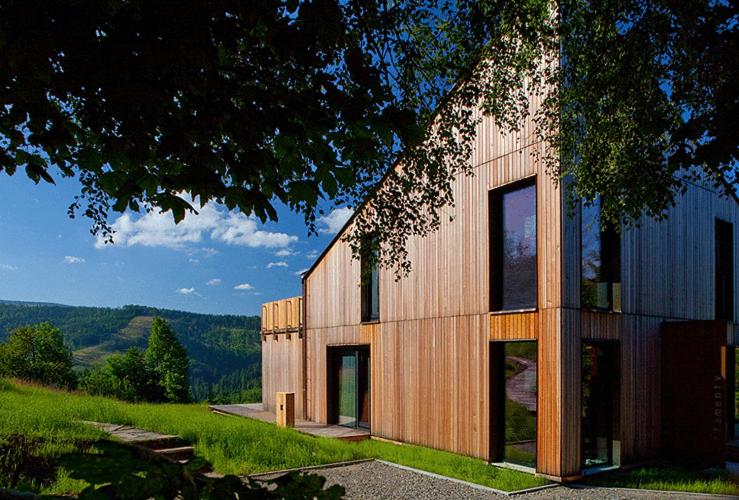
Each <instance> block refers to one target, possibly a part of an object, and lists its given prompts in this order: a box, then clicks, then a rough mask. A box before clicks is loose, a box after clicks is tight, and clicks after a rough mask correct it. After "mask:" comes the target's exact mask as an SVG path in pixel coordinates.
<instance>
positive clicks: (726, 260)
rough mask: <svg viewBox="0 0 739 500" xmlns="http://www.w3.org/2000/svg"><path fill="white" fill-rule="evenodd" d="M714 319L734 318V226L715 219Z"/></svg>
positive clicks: (729, 319) (731, 319)
mask: <svg viewBox="0 0 739 500" xmlns="http://www.w3.org/2000/svg"><path fill="white" fill-rule="evenodd" d="M715 269H716V319H724V320H727V321H733V319H734V228H733V225H732V224H731V223H729V222H725V221H722V220H718V219H717V220H716V266H715Z"/></svg>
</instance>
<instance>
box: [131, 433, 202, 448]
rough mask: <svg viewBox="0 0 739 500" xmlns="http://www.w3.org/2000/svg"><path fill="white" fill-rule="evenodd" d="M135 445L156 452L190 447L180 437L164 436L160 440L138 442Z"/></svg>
mask: <svg viewBox="0 0 739 500" xmlns="http://www.w3.org/2000/svg"><path fill="white" fill-rule="evenodd" d="M134 443H135V444H137V445H138V446H143V447H144V448H149V449H150V450H154V451H158V450H164V449H167V448H179V447H182V446H189V445H188V443H187V441H185V440H184V439H182V438H180V437H179V436H163V437H160V438H152V439H143V440H136V441H134Z"/></svg>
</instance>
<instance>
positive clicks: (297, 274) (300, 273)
mask: <svg viewBox="0 0 739 500" xmlns="http://www.w3.org/2000/svg"><path fill="white" fill-rule="evenodd" d="M307 271H308V268H307V267H306V268H305V269H301V270H300V271H295V273H294V274H295V276H297V277H301V276H302V275H303V273H305V272H307Z"/></svg>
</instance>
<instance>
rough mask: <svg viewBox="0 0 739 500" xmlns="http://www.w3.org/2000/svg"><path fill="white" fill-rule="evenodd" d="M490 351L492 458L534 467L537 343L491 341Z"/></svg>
mask: <svg viewBox="0 0 739 500" xmlns="http://www.w3.org/2000/svg"><path fill="white" fill-rule="evenodd" d="M490 352H491V357H490V359H491V366H490V374H491V381H490V382H491V384H490V386H491V391H492V397H491V405H492V406H491V424H492V428H491V445H492V450H491V457H492V460H493V461H503V462H507V463H511V464H517V465H523V466H525V467H532V468H535V467H536V437H537V425H536V419H537V396H538V383H537V382H538V380H537V379H538V356H537V347H536V342H535V341H516V342H492V343H491V351H490Z"/></svg>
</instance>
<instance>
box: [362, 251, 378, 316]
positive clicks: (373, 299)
mask: <svg viewBox="0 0 739 500" xmlns="http://www.w3.org/2000/svg"><path fill="white" fill-rule="evenodd" d="M378 247H379V242H378V240H377V238H368V239H367V240H366V241H365V243H364V244H363V245H362V261H361V268H362V321H376V320H378V319H380V279H379V278H380V273H379V267H378V251H379V248H378Z"/></svg>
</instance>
